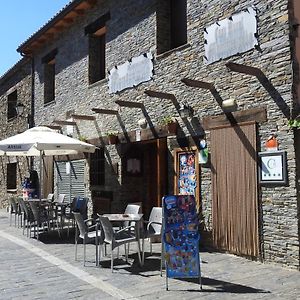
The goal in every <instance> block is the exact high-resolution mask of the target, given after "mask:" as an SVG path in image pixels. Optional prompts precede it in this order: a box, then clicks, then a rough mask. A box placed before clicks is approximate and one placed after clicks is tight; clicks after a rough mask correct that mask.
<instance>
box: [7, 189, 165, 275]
mask: <svg viewBox="0 0 300 300" xmlns="http://www.w3.org/2000/svg"><path fill="white" fill-rule="evenodd" d="M65 196H66V195H64V194H59V195H58V196H57V197H55V196H54V194H49V195H48V197H46V198H45V199H29V198H23V197H21V196H19V197H11V198H10V199H9V215H10V226H12V225H13V224H14V226H15V227H18V228H22V230H23V235H25V231H26V235H27V237H28V238H36V239H37V240H39V239H40V236H41V235H47V234H49V233H51V232H57V236H58V238H59V239H61V240H64V239H68V238H69V236H70V229H72V236H73V235H74V245H75V261H77V260H78V256H79V255H78V253H79V251H78V248H79V247H80V245H78V244H79V243H82V245H83V265H84V266H85V265H86V261H87V257H86V253H87V251H86V249H87V246H88V245H90V244H93V247H95V259H94V262H95V265H96V266H100V267H101V260H102V259H104V258H105V257H106V258H109V259H110V268H111V271H112V272H113V270H114V261H115V259H116V258H118V259H119V253H120V251H119V248H120V247H121V246H123V245H124V253H125V262H126V264H128V256H129V252H130V247H129V245H130V244H135V245H136V247H132V251H131V253H134V254H136V255H137V258H138V264H139V266H143V264H144V263H145V246H146V243H145V242H144V240H145V239H149V241H150V251H149V252H150V254H152V242H151V238H153V237H159V240H158V241H159V242H161V228H162V208H161V207H153V208H152V211H151V213H150V217H149V220H144V218H143V216H144V215H143V214H142V207H141V205H140V204H139V203H138V204H128V205H127V206H126V208H125V210H124V211H123V212H122V213H110V214H103V215H97V216H96V217H94V218H90V219H88V218H87V215H88V212H87V211H88V209H87V207H88V201H89V199H88V198H83V197H74V199H73V200H72V202H71V203H69V202H67V201H65V199H66V197H65ZM71 238H72V237H71ZM107 248H108V249H109V250H110V251H109V253H108V252H107ZM116 249H117V257H116V256H115V250H116ZM80 253H81V252H80ZM80 256H81V255H80ZM89 259H90V257H89ZM89 261H90V260H89ZM161 270H162V267H161Z"/></svg>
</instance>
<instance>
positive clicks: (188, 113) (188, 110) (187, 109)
mask: <svg viewBox="0 0 300 300" xmlns="http://www.w3.org/2000/svg"><path fill="white" fill-rule="evenodd" d="M179 115H180V117H181V118H187V117H192V116H193V115H194V110H193V108H192V107H191V106H190V105H189V104H188V103H187V102H184V103H182V104H181V105H180V108H179Z"/></svg>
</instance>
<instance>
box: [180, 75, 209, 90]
mask: <svg viewBox="0 0 300 300" xmlns="http://www.w3.org/2000/svg"><path fill="white" fill-rule="evenodd" d="M181 81H182V82H183V83H184V84H186V85H187V86H190V87H195V88H202V89H207V90H210V91H213V90H215V87H214V84H213V83H211V82H205V81H200V80H193V79H189V78H182V79H181Z"/></svg>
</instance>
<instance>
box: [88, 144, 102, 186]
mask: <svg viewBox="0 0 300 300" xmlns="http://www.w3.org/2000/svg"><path fill="white" fill-rule="evenodd" d="M90 183H91V185H104V184H105V156H104V148H100V149H96V151H95V153H92V154H91V164H90Z"/></svg>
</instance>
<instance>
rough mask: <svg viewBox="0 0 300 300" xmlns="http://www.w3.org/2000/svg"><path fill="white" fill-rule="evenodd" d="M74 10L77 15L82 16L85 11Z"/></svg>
mask: <svg viewBox="0 0 300 300" xmlns="http://www.w3.org/2000/svg"><path fill="white" fill-rule="evenodd" d="M74 12H75V13H76V14H77V15H78V16H83V15H84V13H85V10H84V9H74Z"/></svg>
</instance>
